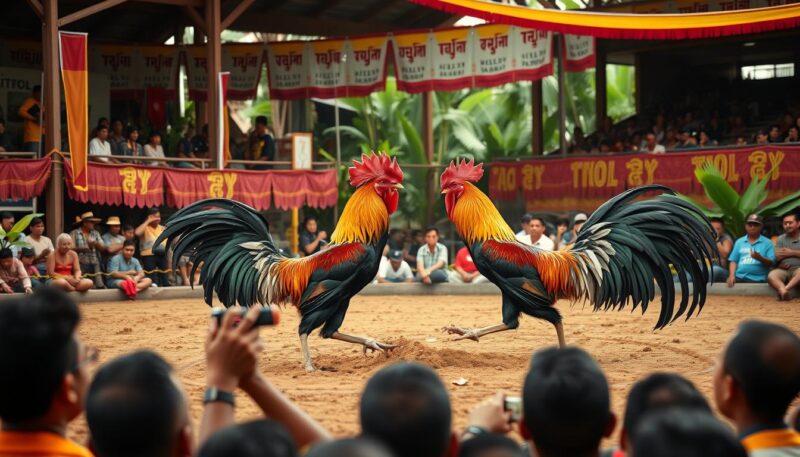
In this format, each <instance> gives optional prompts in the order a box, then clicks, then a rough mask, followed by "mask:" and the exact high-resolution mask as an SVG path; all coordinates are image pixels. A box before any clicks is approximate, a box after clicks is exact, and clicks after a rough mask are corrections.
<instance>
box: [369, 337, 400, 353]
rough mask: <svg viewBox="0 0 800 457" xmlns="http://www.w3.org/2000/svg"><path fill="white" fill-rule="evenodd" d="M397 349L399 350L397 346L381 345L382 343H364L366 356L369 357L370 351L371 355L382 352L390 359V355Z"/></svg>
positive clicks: (371, 341) (373, 341)
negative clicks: (368, 352)
mask: <svg viewBox="0 0 800 457" xmlns="http://www.w3.org/2000/svg"><path fill="white" fill-rule="evenodd" d="M395 348H397V345H396V344H386V343H381V342H380V341H375V340H366V341H364V356H365V357H366V356H367V350H368V349H369V351H370V353H374V352H375V351H380V352H383V353H384V355H386V357H389V353H390V352H392V349H395Z"/></svg>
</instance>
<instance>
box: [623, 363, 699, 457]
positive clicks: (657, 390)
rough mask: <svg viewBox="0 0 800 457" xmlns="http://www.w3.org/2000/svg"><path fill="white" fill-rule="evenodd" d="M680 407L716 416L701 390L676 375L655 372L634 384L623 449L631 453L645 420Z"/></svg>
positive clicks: (627, 408)
mask: <svg viewBox="0 0 800 457" xmlns="http://www.w3.org/2000/svg"><path fill="white" fill-rule="evenodd" d="M675 408H680V409H684V410H694V411H698V412H703V413H705V414H708V415H709V416H712V415H713V413H712V412H711V407H710V406H709V405H708V402H707V401H706V399H705V398H704V397H703V394H701V393H700V392H699V391H698V390H697V388H696V387H695V386H694V384H692V383H691V382H689V380H687V379H686V378H684V377H682V376H680V375H678V374H674V373H653V374H651V375H649V376H648V377H646V378H644V379H642V380H641V381H638V382H637V383H636V384H634V385H633V388H632V389H631V391H630V393H629V394H628V401H627V402H626V404H625V419H624V421H623V424H622V432H621V433H620V437H619V442H620V448H621V449H622V450H623V451H625V452H627V453H630V452H631V442H632V440H633V437H634V436H636V434H637V432H638V428H639V426H640V425H641V424H642V420H643V418H645V417H646V416H647V415H648V414H653V413H654V412H659V411H665V410H670V409H675Z"/></svg>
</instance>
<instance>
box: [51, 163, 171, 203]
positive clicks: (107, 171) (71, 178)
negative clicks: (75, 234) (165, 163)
mask: <svg viewBox="0 0 800 457" xmlns="http://www.w3.org/2000/svg"><path fill="white" fill-rule="evenodd" d="M64 170H65V173H64V174H65V179H66V181H67V184H68V185H67V193H68V194H69V198H71V199H72V200H75V201H78V202H81V203H95V204H99V205H125V206H129V207H136V208H146V207H151V206H161V205H163V204H164V175H165V174H166V172H167V170H168V169H165V168H157V167H145V166H141V165H137V166H135V167H134V166H124V165H106V164H100V163H96V162H92V163H91V164H90V165H89V167H88V174H89V181H91V183H92V185H91V187H90V188H89V189H88V190H80V189H77V188H75V186H74V182H75V173H74V170H73V169H72V166H71V165H70V163H69V162H68V161H65V162H64ZM170 172H171V170H170Z"/></svg>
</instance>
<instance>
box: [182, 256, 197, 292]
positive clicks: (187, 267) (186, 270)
mask: <svg viewBox="0 0 800 457" xmlns="http://www.w3.org/2000/svg"><path fill="white" fill-rule="evenodd" d="M202 263H203V262H202V261H201V262H200V265H202ZM200 265H199V266H198V268H197V270H195V272H194V275H193V276H192V279H191V280H190V279H189V276H190V275H191V273H192V269H193V268H194V262H192V260H191V258H190V257H189V256H188V255H182V256H181V257H180V258H179V259H178V271H179V273H180V276H181V285H182V286H195V285H197V284H200Z"/></svg>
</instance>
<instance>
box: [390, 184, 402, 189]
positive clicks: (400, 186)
mask: <svg viewBox="0 0 800 457" xmlns="http://www.w3.org/2000/svg"><path fill="white" fill-rule="evenodd" d="M392 187H394V188H395V189H405V187H403V185H402V184H400V183H397V184H395V185H393V186H392Z"/></svg>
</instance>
